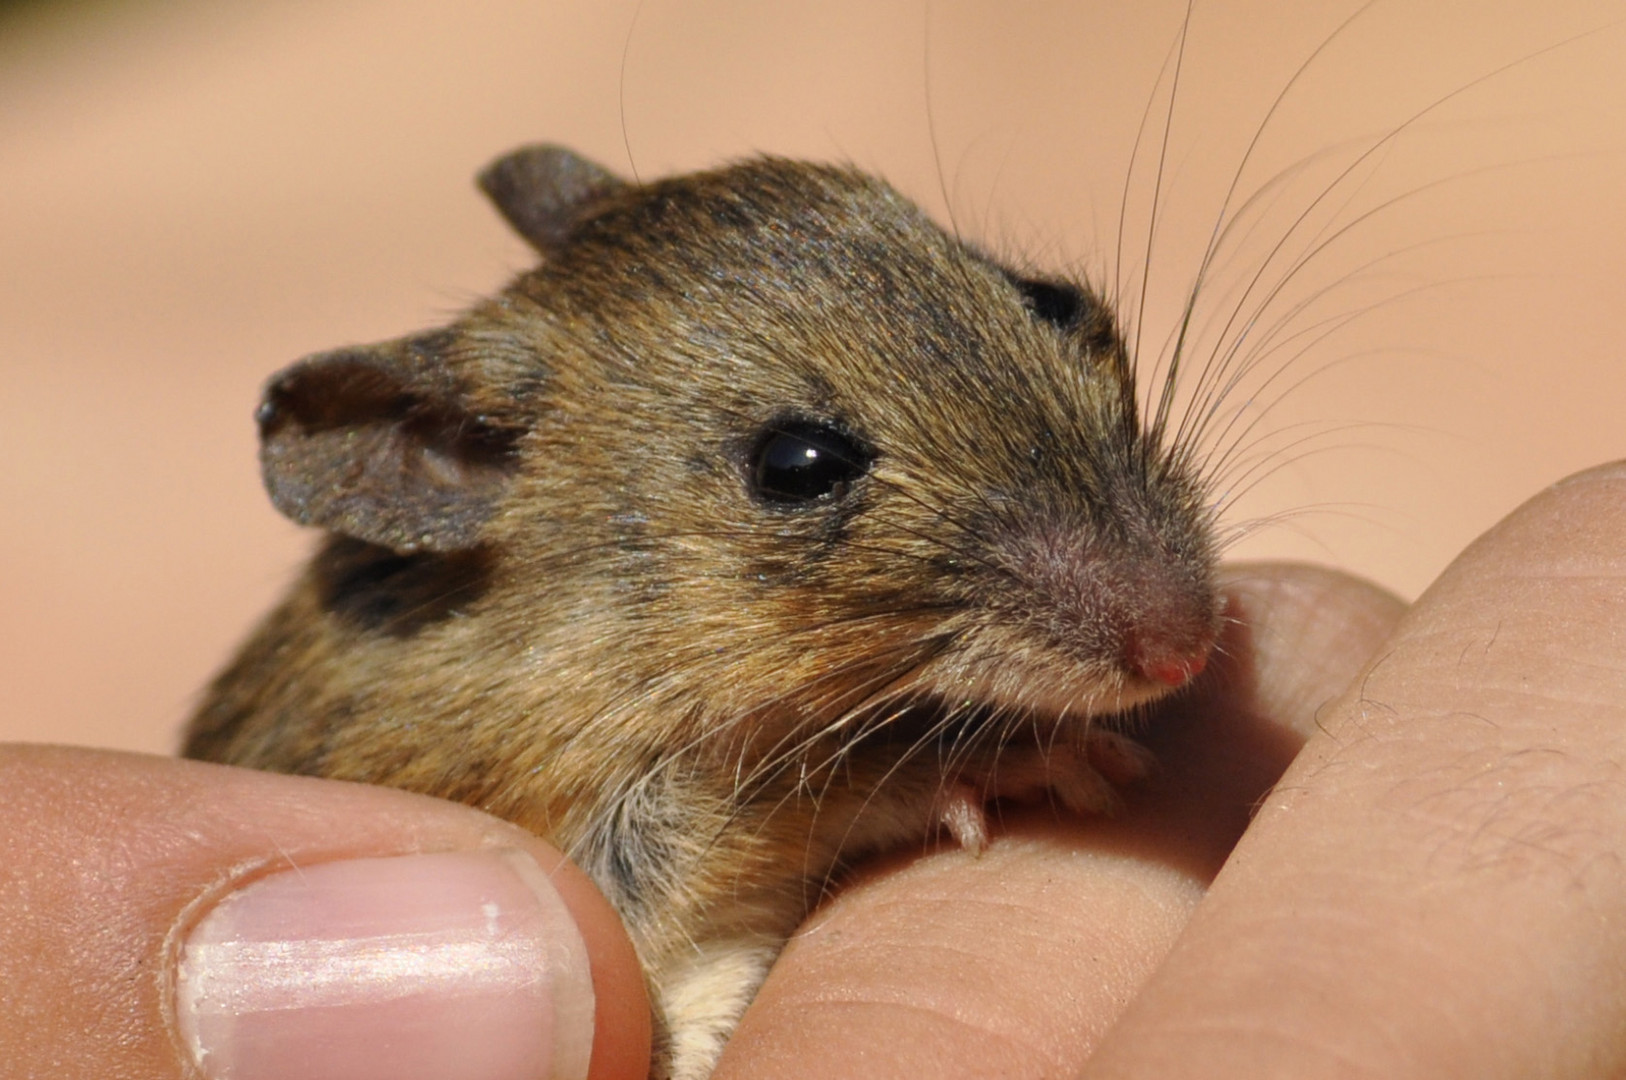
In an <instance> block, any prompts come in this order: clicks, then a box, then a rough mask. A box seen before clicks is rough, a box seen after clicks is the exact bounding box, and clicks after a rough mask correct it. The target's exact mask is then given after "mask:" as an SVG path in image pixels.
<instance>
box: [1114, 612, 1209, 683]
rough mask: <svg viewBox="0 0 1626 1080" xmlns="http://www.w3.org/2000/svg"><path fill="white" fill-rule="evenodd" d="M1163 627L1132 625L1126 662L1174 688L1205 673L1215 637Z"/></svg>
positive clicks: (1146, 676) (1150, 678)
mask: <svg viewBox="0 0 1626 1080" xmlns="http://www.w3.org/2000/svg"><path fill="white" fill-rule="evenodd" d="M1162 631H1163V628H1162V627H1147V628H1132V629H1130V630H1129V632H1128V633H1126V634H1125V635H1124V653H1123V665H1124V667H1125V668H1127V669H1128V670H1129V671H1130V672H1132V673H1133V674H1135V675H1139V676H1140V677H1141V678H1143V679H1145V680H1146V681H1147V682H1154V683H1161V684H1162V685H1164V686H1167V687H1169V688H1170V689H1173V688H1175V687H1179V686H1184V685H1185V684H1186V683H1188V682H1190V681H1191V680H1192V679H1195V678H1196V677H1197V676H1198V675H1201V674H1202V673H1203V669H1204V668H1205V667H1207V666H1208V653H1209V651H1210V650H1211V649H1212V648H1213V641H1212V640H1211V639H1209V638H1208V637H1206V636H1196V635H1189V634H1188V635H1178V634H1173V635H1171V634H1169V633H1165V632H1162Z"/></svg>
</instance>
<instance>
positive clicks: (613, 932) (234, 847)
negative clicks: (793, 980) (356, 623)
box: [0, 746, 649, 1080]
mask: <svg viewBox="0 0 1626 1080" xmlns="http://www.w3.org/2000/svg"><path fill="white" fill-rule="evenodd" d="M0 799H3V800H4V804H5V811H6V812H5V815H4V821H5V828H4V829H3V830H0V867H3V870H0V987H3V988H4V989H3V991H0V1001H3V1005H0V1062H3V1064H0V1075H4V1076H7V1077H12V1076H16V1077H46V1076H49V1077H54V1078H63V1080H81V1078H82V1080H92V1078H94V1080H107V1078H112V1077H121V1078H122V1077H142V1078H152V1080H177V1078H180V1077H183V1076H196V1075H199V1074H197V1073H196V1072H194V1071H192V1070H190V1068H189V1066H188V1061H189V1059H190V1058H191V1057H192V1056H193V1051H192V1049H191V1045H190V1044H192V1043H194V1042H198V1043H201V1045H202V1046H203V1047H204V1048H206V1049H207V1050H208V1051H209V1052H210V1054H209V1058H208V1066H209V1067H208V1069H207V1070H206V1073H207V1075H209V1076H211V1077H219V1076H230V1077H232V1078H234V1080H254V1078H259V1077H267V1078H274V1080H320V1078H327V1077H334V1078H343V1080H356V1078H358V1077H360V1076H387V1077H389V1078H390V1080H411V1078H413V1077H418V1076H422V1077H425V1078H431V1077H432V1078H435V1080H455V1078H457V1077H470V1078H479V1080H493V1078H497V1077H511V1078H513V1080H537V1078H540V1077H543V1076H549V1077H553V1078H555V1080H564V1078H566V1077H578V1078H579V1077H582V1076H585V1075H589V1074H587V1073H585V1072H583V1071H582V1070H581V1068H580V1067H579V1066H580V1065H583V1064H585V1061H586V1056H587V1052H588V1050H589V1046H590V1048H591V1056H592V1069H591V1073H590V1076H591V1080H639V1078H642V1077H644V1076H645V1074H646V1072H647V1069H648V1060H649V1058H648V1055H649V1049H648V1048H649V1012H648V1004H647V1003H646V1001H645V998H644V989H643V981H642V976H641V974H640V972H639V969H638V966H637V961H636V959H635V957H634V956H633V953H632V948H631V945H630V944H629V943H628V941H627V939H626V936H625V934H624V933H623V932H622V930H621V925H620V922H619V921H618V920H617V919H616V917H615V914H614V912H613V911H611V909H610V908H609V906H608V905H607V904H606V903H605V902H604V900H603V899H602V898H601V897H600V896H599V895H598V893H597V892H596V890H594V889H593V887H592V885H591V884H590V883H589V882H588V881H587V879H586V878H585V877H584V876H582V874H581V873H580V871H578V870H576V869H575V868H574V867H571V866H569V865H568V864H565V863H563V862H562V861H561V859H560V857H559V856H558V854H557V853H556V852H554V851H553V850H552V849H551V848H549V847H547V846H546V845H545V844H542V843H541V842H539V841H537V840H536V839H535V838H534V837H532V836H530V835H529V834H528V833H525V832H523V831H522V830H520V829H517V828H515V827H513V826H511V825H507V824H505V823H503V822H500V821H497V820H495V819H493V818H490V817H487V816H486V815H484V814H480V813H478V812H476V811H473V810H470V809H468V808H467V807H463V806H457V805H454V804H452V803H445V802H441V801H439V800H436V799H429V798H424V797H422V796H417V795H409V794H406V793H403V792H398V791H390V790H386V789H384V788H373V787H364V786H361V785H357V784H345V783H340V782H337V781H331V780H314V779H309V778H305V777H290V776H275V775H272V774H269V773H258V772H251V771H249V770H246V769H234V768H228V767H226V766H221V765H209V764H203V763H200V762H193V761H176V760H170V759H165V758H154V757H145V756H140V755H134V754H118V753H105V752H96V751H88V750H70V749H62V748H55V747H29V746H16V747H7V748H0ZM397 856H399V857H397ZM250 882H260V884H249V883H250ZM228 930H232V931H235V933H232V934H230V935H228V934H227V933H226V931H228ZM227 936H231V937H246V938H248V939H249V940H250V943H251V948H250V950H249V952H250V953H252V955H250V956H247V957H244V956H242V955H241V952H242V947H241V946H237V945H234V944H231V943H228V942H225V941H224V940H223V939H224V938H225V937H227ZM238 961H241V963H240V964H239V963H238ZM183 964H184V965H185V966H186V968H187V969H188V970H189V977H188V978H186V979H182V980H180V988H179V990H178V991H177V990H176V970H177V968H178V967H181V966H183ZM589 970H590V973H591V979H590V982H589V980H588V974H589ZM279 975H292V976H293V978H288V979H282V980H279ZM324 976H325V977H324ZM403 985H410V986H412V987H413V989H414V990H415V991H416V996H407V997H402V996H400V995H399V994H398V991H399V990H400V989H401V988H402V986H403ZM595 998H596V1008H595V1006H594V1001H595ZM296 1002H297V1003H298V1004H300V1005H303V1006H305V1007H304V1008H295V1007H290V1006H292V1005H294V1004H295V1003H296ZM222 1006H224V1007H226V1008H231V1009H238V1010H241V1011H243V1012H244V1013H245V1018H244V1019H243V1020H242V1021H240V1022H239V1023H237V1024H224V1025H223V1024H221V1023H220V1022H219V1017H220V1009H221V1007H222ZM313 1006H314V1007H313ZM584 1014H585V1015H584ZM572 1062H575V1063H577V1066H578V1067H576V1068H575V1069H574V1070H573V1069H572V1065H571V1063H572ZM360 1063H365V1066H366V1069H370V1070H372V1071H366V1070H365V1069H362V1068H361V1064H360ZM550 1068H551V1069H552V1071H547V1070H548V1069H550Z"/></svg>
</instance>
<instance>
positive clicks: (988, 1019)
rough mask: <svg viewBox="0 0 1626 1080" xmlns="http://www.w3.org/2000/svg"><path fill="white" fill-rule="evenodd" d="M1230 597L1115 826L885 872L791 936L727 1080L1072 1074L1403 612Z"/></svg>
mask: <svg viewBox="0 0 1626 1080" xmlns="http://www.w3.org/2000/svg"><path fill="white" fill-rule="evenodd" d="M1228 592H1229V594H1230V597H1231V613H1232V615H1233V616H1234V620H1233V622H1232V623H1231V626H1230V629H1229V631H1228V633H1227V634H1226V636H1225V641H1224V646H1223V649H1222V654H1221V656H1220V657H1219V658H1217V659H1216V661H1215V662H1214V663H1213V665H1211V669H1210V674H1206V675H1205V676H1204V684H1203V686H1202V688H1201V692H1200V693H1198V694H1195V695H1193V698H1192V699H1191V700H1188V701H1186V702H1184V703H1183V704H1182V706H1181V707H1180V708H1178V709H1173V710H1169V711H1167V712H1165V713H1164V714H1162V715H1160V716H1158V717H1156V718H1155V719H1154V720H1153V722H1152V727H1151V728H1149V729H1148V732H1147V742H1148V743H1149V744H1152V745H1154V746H1155V747H1156V748H1157V751H1158V754H1159V768H1158V770H1157V773H1156V774H1155V776H1154V777H1153V778H1152V779H1151V780H1150V781H1149V782H1147V783H1145V784H1143V785H1141V786H1140V787H1139V788H1138V789H1136V790H1134V791H1132V792H1131V793H1130V796H1129V803H1130V805H1129V806H1128V807H1127V808H1126V810H1125V811H1124V812H1123V813H1122V814H1120V815H1119V816H1118V817H1117V818H1115V819H1111V820H1104V819H1094V820H1090V821H1084V822H1066V821H1061V820H1059V819H1058V818H1057V816H1056V815H1055V814H1053V813H1050V812H1048V811H1047V810H1043V809H1041V810H1039V811H1037V812H1032V813H1028V814H1026V815H1021V816H1014V817H1008V818H1007V819H1006V820H1005V823H1004V824H1005V826H1006V829H1005V831H1004V833H1003V835H1001V836H999V837H998V838H997V839H996V840H995V842H994V843H993V844H992V845H990V847H989V848H988V849H987V850H986V851H985V852H984V853H983V854H982V855H981V856H980V857H977V858H973V857H971V856H969V855H967V854H965V853H964V852H961V851H955V850H943V851H938V852H936V853H934V854H931V855H928V856H925V857H915V858H902V859H896V860H893V861H891V862H890V863H888V864H887V865H885V866H881V867H876V868H872V869H871V871H870V872H869V873H866V874H865V875H864V876H863V877H862V879H860V880H859V881H857V882H855V883H854V884H853V886H852V887H851V888H848V889H846V890H844V891H843V892H842V893H841V894H839V895H838V896H837V897H836V898H835V899H834V901H833V902H832V903H830V904H828V905H827V906H826V907H825V908H824V909H823V910H821V911H820V912H819V913H818V914H817V915H816V916H815V917H814V918H813V919H812V920H811V921H810V922H809V924H808V926H807V927H805V928H804V929H803V930H802V931H801V932H800V933H799V934H798V935H797V936H796V937H795V938H794V939H793V940H792V942H791V943H790V945H789V947H788V948H787V949H786V951H785V954H784V955H783V956H782V957H781V959H780V962H779V963H778V964H777V965H776V966H775V968H774V970H773V972H772V974H771V975H770V976H769V978H768V981H767V983H766V984H765V985H764V987H763V989H762V992H761V993H760V994H759V995H758V998H757V1001H756V1003H755V1004H754V1005H753V1006H752V1008H751V1010H750V1011H749V1012H748V1013H747V1015H746V1018H745V1020H744V1022H743V1023H742V1024H741V1026H740V1028H739V1030H738V1032H737V1033H736V1035H735V1037H734V1039H733V1041H732V1042H731V1043H730V1044H729V1047H728V1049H727V1050H726V1051H725V1053H724V1056H723V1060H722V1063H721V1065H720V1067H719V1069H718V1072H717V1078H718V1080H726V1078H728V1077H742V1076H749V1077H758V1078H760V1077H816V1076H826V1077H846V1076H856V1075H862V1076H866V1077H889V1076H892V1077H918V1076H934V1077H955V1076H967V1077H971V1076H978V1077H980V1076H989V1075H999V1076H1016V1077H1020V1076H1035V1077H1037V1076H1055V1075H1066V1074H1070V1073H1071V1072H1072V1071H1075V1070H1076V1069H1077V1068H1078V1067H1080V1065H1081V1064H1082V1062H1083V1061H1084V1059H1085V1058H1086V1057H1087V1056H1088V1054H1089V1052H1090V1051H1091V1049H1093V1047H1094V1045H1095V1043H1096V1041H1097V1040H1098V1039H1099V1038H1100V1036H1101V1034H1102V1032H1103V1031H1104V1030H1105V1029H1106V1028H1107V1027H1108V1026H1109V1025H1110V1024H1111V1022H1112V1021H1113V1019H1114V1018H1115V1017H1116V1016H1117V1015H1118V1013H1119V1011H1120V1010H1121V1008H1122V1006H1123V1003H1124V1001H1126V1000H1127V999H1128V997H1129V996H1130V995H1131V994H1132V993H1133V991H1134V989H1135V988H1136V987H1137V986H1138V985H1139V984H1140V983H1141V981H1142V980H1144V979H1145V978H1146V977H1147V975H1148V973H1149V972H1150V971H1151V970H1152V968H1153V967H1154V966H1155V964H1156V963H1157V962H1158V960H1160V959H1161V957H1162V956H1163V955H1164V953H1165V952H1166V950H1167V949H1168V948H1169V945H1170V944H1171V943H1172V941H1173V940H1174V938H1175V936H1176V935H1177V934H1178V933H1179V931H1180V928H1181V927H1182V926H1183V925H1184V923H1185V921H1186V919H1187V917H1188V915H1189V912H1190V911H1191V909H1192V907H1193V906H1194V905H1195V904H1196V903H1197V901H1198V900H1199V899H1200V897H1201V895H1202V892H1203V888H1204V886H1205V885H1206V882H1207V879H1208V877H1209V875H1211V874H1212V873H1213V871H1214V869H1215V868H1217V867H1218V866H1219V865H1220V863H1221V861H1222V860H1223V858H1224V856H1225V853H1226V852H1228V851H1229V850H1230V847H1231V845H1232V844H1233V843H1234V842H1235V839H1236V836H1237V835H1238V834H1239V833H1240V831H1241V829H1242V828H1243V827H1244V826H1245V824H1246V822H1247V819H1248V813H1249V810H1250V808H1251V807H1252V805H1253V804H1254V802H1255V801H1256V800H1257V799H1258V797H1259V796H1260V795H1261V794H1262V793H1263V792H1264V791H1266V790H1267V789H1268V787H1269V785H1270V784H1271V783H1272V782H1273V781H1274V780H1275V779H1276V777H1277V776H1278V775H1279V774H1280V771H1281V769H1282V768H1283V767H1284V766H1285V765H1286V763H1287V761H1289V760H1290V759H1291V758H1292V756H1293V754H1294V753H1295V752H1296V750H1297V748H1298V746H1299V743H1300V741H1301V736H1299V735H1298V734H1297V732H1298V731H1300V730H1307V729H1311V728H1313V721H1312V720H1311V716H1312V714H1313V713H1314V710H1315V708H1316V706H1318V705H1319V704H1320V703H1321V702H1322V701H1324V700H1325V699H1326V698H1327V697H1329V696H1330V695H1332V694H1334V693H1335V692H1336V691H1337V690H1338V689H1339V688H1341V687H1342V685H1343V684H1344V683H1345V682H1347V681H1348V679H1349V678H1350V676H1351V675H1352V674H1353V673H1354V672H1355V671H1356V670H1358V668H1359V666H1360V664H1361V663H1362V662H1363V661H1364V659H1365V657H1366V655H1367V653H1365V652H1363V651H1362V649H1363V648H1365V649H1369V648H1370V647H1372V646H1374V645H1375V644H1376V643H1377V642H1378V641H1380V640H1382V638H1383V636H1384V635H1386V634H1387V632H1388V629H1389V626H1390V624H1391V623H1392V622H1393V620H1394V618H1395V617H1396V616H1397V615H1398V612H1399V610H1400V605H1399V604H1398V602H1396V601H1395V600H1393V599H1392V598H1391V597H1389V596H1387V595H1386V594H1383V593H1381V592H1379V591H1377V590H1375V589H1373V588H1372V587H1370V586H1368V585H1366V584H1364V583H1362V582H1358V581H1355V580H1353V579H1351V578H1348V577H1345V576H1342V575H1337V574H1332V573H1329V572H1327V571H1319V570H1313V569H1310V568H1306V567H1293V566H1275V567H1266V566H1258V567H1249V568H1245V569H1243V570H1240V571H1238V572H1237V573H1236V574H1235V575H1234V576H1233V577H1232V578H1231V579H1230V581H1229V585H1228ZM1324 625H1331V626H1339V627H1342V630H1340V631H1338V632H1333V633H1324V632H1320V631H1318V630H1317V629H1315V628H1317V627H1322V626H1324ZM1276 709H1284V710H1286V712H1285V713H1283V714H1278V713H1275V712H1273V711H1272V710H1276Z"/></svg>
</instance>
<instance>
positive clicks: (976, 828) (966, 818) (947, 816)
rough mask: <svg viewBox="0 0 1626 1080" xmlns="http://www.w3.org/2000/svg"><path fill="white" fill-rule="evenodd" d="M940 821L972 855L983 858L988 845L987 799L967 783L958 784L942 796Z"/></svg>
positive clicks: (961, 781)
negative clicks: (982, 855)
mask: <svg viewBox="0 0 1626 1080" xmlns="http://www.w3.org/2000/svg"><path fill="white" fill-rule="evenodd" d="M937 820H938V824H939V825H941V826H942V827H943V828H944V829H945V830H946V831H947V832H948V834H949V835H950V836H952V837H954V841H955V843H957V844H959V845H960V846H961V847H962V848H964V849H965V850H966V851H967V852H969V853H970V854H971V855H973V856H977V855H981V854H982V852H983V849H984V848H986V847H987V846H988V811H987V808H986V796H985V795H984V794H983V793H982V792H981V791H980V790H978V789H977V788H975V787H973V786H972V785H970V784H968V783H966V782H965V781H963V780H960V781H956V782H955V783H953V784H951V785H950V786H949V788H948V790H947V791H944V792H943V793H942V795H941V796H940V802H939V804H938V807H937Z"/></svg>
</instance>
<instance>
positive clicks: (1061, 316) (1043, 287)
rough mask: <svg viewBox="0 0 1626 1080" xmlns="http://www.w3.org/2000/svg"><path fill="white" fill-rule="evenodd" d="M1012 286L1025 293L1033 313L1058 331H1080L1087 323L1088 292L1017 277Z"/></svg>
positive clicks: (1070, 286) (1053, 283)
mask: <svg viewBox="0 0 1626 1080" xmlns="http://www.w3.org/2000/svg"><path fill="white" fill-rule="evenodd" d="M1011 284H1012V285H1015V286H1016V287H1017V289H1019V290H1020V291H1021V293H1022V299H1024V300H1026V301H1027V305H1028V307H1029V309H1031V310H1032V312H1033V313H1034V314H1035V315H1037V316H1038V317H1039V318H1041V319H1043V320H1044V321H1045V322H1047V323H1049V324H1050V325H1051V326H1054V327H1055V328H1056V329H1057V330H1061V331H1068V330H1076V329H1078V325H1079V323H1081V322H1083V321H1084V308H1085V299H1084V291H1083V290H1082V289H1080V288H1078V287H1077V286H1074V285H1064V284H1060V283H1058V282H1054V281H1040V280H1038V279H1037V278H1016V277H1013V278H1012V279H1011Z"/></svg>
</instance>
